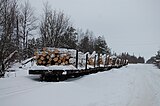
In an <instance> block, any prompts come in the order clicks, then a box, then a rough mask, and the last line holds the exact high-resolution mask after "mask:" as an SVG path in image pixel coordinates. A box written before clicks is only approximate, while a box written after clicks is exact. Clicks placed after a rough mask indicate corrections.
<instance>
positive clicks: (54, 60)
mask: <svg viewBox="0 0 160 106" xmlns="http://www.w3.org/2000/svg"><path fill="white" fill-rule="evenodd" d="M34 54H35V56H36V60H37V63H36V64H37V65H44V66H47V65H69V64H70V62H69V60H70V59H71V56H70V55H69V54H67V53H66V54H65V53H60V51H59V50H58V49H54V50H53V51H51V50H48V49H46V48H43V50H42V51H41V52H38V51H36V52H35V53H34Z"/></svg>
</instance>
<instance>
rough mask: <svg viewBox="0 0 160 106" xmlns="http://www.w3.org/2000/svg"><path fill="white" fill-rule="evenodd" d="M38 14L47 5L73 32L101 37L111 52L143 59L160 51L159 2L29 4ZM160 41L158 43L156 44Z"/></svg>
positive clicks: (75, 0)
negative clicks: (65, 19)
mask: <svg viewBox="0 0 160 106" xmlns="http://www.w3.org/2000/svg"><path fill="white" fill-rule="evenodd" d="M29 1H30V2H31V4H32V6H33V7H34V8H35V12H36V13H37V14H41V13H42V7H43V3H44V2H45V1H48V2H49V4H50V5H51V6H52V8H53V9H56V10H63V11H64V13H65V14H66V15H68V16H70V18H71V21H72V22H73V24H74V26H75V27H76V28H82V29H83V30H86V29H89V30H91V31H93V32H94V34H95V35H97V36H98V35H103V36H105V38H106V41H107V43H108V45H109V47H110V48H111V50H112V52H113V51H114V52H116V53H121V52H129V53H130V54H133V53H134V54H135V55H137V56H139V55H141V56H144V57H145V58H146V59H148V58H150V57H151V56H153V55H155V53H156V51H157V50H158V49H160V42H159V41H160V0H29ZM158 40H159V41H158Z"/></svg>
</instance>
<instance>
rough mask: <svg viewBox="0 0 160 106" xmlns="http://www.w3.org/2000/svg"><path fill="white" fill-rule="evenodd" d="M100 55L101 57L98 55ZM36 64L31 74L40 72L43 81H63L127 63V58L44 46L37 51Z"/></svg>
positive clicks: (30, 71)
mask: <svg viewBox="0 0 160 106" xmlns="http://www.w3.org/2000/svg"><path fill="white" fill-rule="evenodd" d="M97 56H99V57H97ZM34 60H35V62H36V65H34V66H32V67H31V69H30V70H29V74H38V75H40V76H41V80H42V81H62V80H66V79H68V78H75V77H80V76H83V75H88V74H93V73H97V72H102V71H108V70H110V69H112V68H120V67H122V66H124V65H127V64H128V63H127V60H121V59H118V58H116V57H111V56H109V55H106V54H105V55H103V56H102V55H97V54H96V52H94V53H92V54H91V55H90V54H89V53H86V54H83V53H82V52H78V50H73V49H63V48H43V50H37V51H36V52H35V56H34Z"/></svg>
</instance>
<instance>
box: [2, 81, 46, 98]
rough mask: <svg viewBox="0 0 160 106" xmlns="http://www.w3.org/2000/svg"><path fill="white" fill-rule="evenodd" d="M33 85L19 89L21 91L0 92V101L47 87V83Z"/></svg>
mask: <svg viewBox="0 0 160 106" xmlns="http://www.w3.org/2000/svg"><path fill="white" fill-rule="evenodd" d="M30 85H32V86H30ZM33 85H34V84H29V85H26V86H23V88H21V89H13V90H11V91H7V92H2V91H0V92H1V93H0V99H1V98H4V97H8V96H13V95H17V94H21V93H25V92H29V91H32V90H34V89H36V88H39V87H44V86H47V85H49V83H45V84H42V83H40V84H37V85H34V86H33ZM18 88H19V87H18Z"/></svg>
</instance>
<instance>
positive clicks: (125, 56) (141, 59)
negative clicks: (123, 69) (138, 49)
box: [118, 53, 145, 64]
mask: <svg viewBox="0 0 160 106" xmlns="http://www.w3.org/2000/svg"><path fill="white" fill-rule="evenodd" d="M118 57H119V58H120V59H127V60H128V63H133V64H137V63H145V59H144V57H142V56H139V57H136V56H135V55H130V54H129V53H122V54H121V55H119V56H118Z"/></svg>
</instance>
